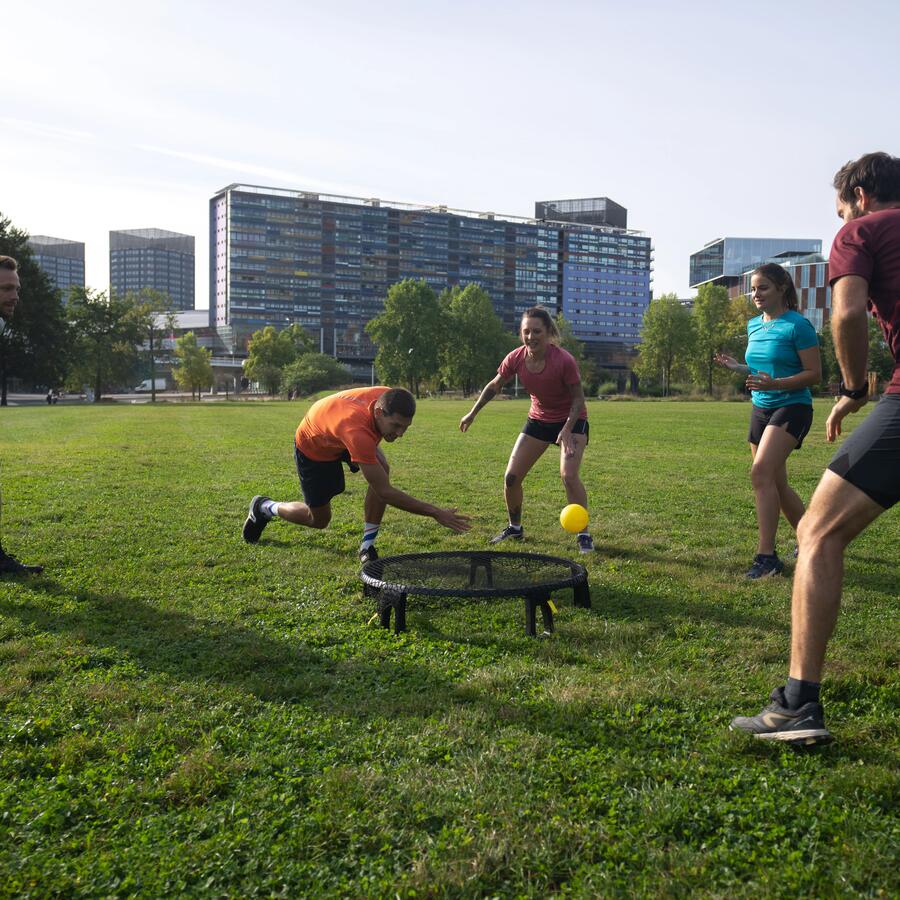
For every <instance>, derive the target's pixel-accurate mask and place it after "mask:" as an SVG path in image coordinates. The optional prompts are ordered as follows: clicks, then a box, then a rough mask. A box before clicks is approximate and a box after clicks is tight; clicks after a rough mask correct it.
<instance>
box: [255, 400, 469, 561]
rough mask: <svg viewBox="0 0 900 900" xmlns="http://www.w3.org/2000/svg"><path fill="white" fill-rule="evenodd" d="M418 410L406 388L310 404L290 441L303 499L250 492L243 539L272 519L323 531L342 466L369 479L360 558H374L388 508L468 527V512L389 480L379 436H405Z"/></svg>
mask: <svg viewBox="0 0 900 900" xmlns="http://www.w3.org/2000/svg"><path fill="white" fill-rule="evenodd" d="M415 413H416V400H415V398H414V397H413V395H412V394H410V392H409V391H406V390H404V389H403V388H387V387H371V388H356V389H353V390H349V391H341V392H340V393H338V394H332V395H331V396H330V397H325V398H324V399H322V400H319V401H318V402H316V403H314V404H313V405H312V406H311V407H310V409H309V411H308V412H307V414H306V416H305V417H304V419H303V421H302V422H301V423H300V427H299V428H298V429H297V434H296V437H295V439H294V459H295V461H296V463H297V474H298V475H299V476H300V487H301V489H302V491H303V499H304V500H305V501H306V502H304V503H300V502H299V501H294V502H291V503H280V502H276V501H275V500H272V499H271V498H269V497H263V496H256V497H254V498H253V500H251V501H250V511H249V513H248V515H247V519H246V521H245V522H244V529H243V536H244V540H245V541H247V543H249V544H255V543H256V542H257V541H258V540H259V536H260V535H261V534H262V532H263V529H264V528H265V527H266V525H268V524H269V522H271V521H272V519H274V518H276V517H277V518H279V519H284V520H285V521H287V522H292V523H293V524H294V525H306V526H307V527H309V528H325V527H326V526H327V525H328V523H329V522H330V521H331V498H332V497H336V496H337V495H338V494H342V493H343V492H344V469H343V463H347V464H348V466H349V468H350V471H351V472H358V471H360V470H362V473H363V477H364V478H365V479H366V481H367V482H368V484H369V487H368V490H367V491H366V499H365V504H364V510H365V519H366V521H365V528H364V531H363V541H362V544H361V545H360V548H359V558H360V560H361V561H362V562H364V563H366V562H369V561H370V560H373V559H378V551H377V550H376V549H375V538H376V537H377V536H378V528H379V526H380V525H381V519H382V517H383V516H384V510H385V508H386V507H387V506H396V507H397V509H404V510H406V511H407V512H411V513H414V514H416V515H418V516H430V517H431V518H432V519H434V520H435V521H436V522H439V523H440V524H441V525H443V526H444V527H445V528H449V529H450V530H451V531H457V532H464V531H468V530H469V528H471V524H470V520H469V516H467V515H464V514H462V513H459V512H457V511H456V509H455V508H453V509H445V508H441V507H439V506H432V505H431V504H430V503H425V502H424V501H423V500H417V499H416V498H415V497H411V496H410V495H409V494H404V493H403V491H401V490H398V489H397V488H395V487H394V486H393V485H392V484H391V482H390V478H389V473H390V467H389V466H388V461H387V459H386V458H385V456H384V453H382V451H381V448H380V447H379V446H378V444H379V443H381V440H382V438H383V439H384V440H386V441H388V442H389V443H391V442H393V441H395V440H397V438H399V437H403V435H404V433H405V432H406V429H407V428H409V426H410V425H411V424H412V420H413V416H414V415H415Z"/></svg>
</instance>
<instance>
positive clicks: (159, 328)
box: [0, 214, 213, 406]
mask: <svg viewBox="0 0 900 900" xmlns="http://www.w3.org/2000/svg"><path fill="white" fill-rule="evenodd" d="M0 255H3V256H12V257H13V258H14V259H15V260H16V262H17V263H18V271H19V280H20V281H21V285H22V286H21V290H20V302H19V305H18V306H17V308H16V311H15V313H14V314H13V316H12V318H11V320H10V321H9V322H8V323H7V328H6V329H5V331H4V332H3V334H2V335H0V405H2V406H6V405H7V394H8V386H9V379H10V378H12V377H16V378H19V379H21V380H22V381H23V382H25V383H27V384H31V385H44V386H46V387H49V388H53V387H59V386H65V387H66V388H67V389H70V390H76V391H80V390H81V389H82V387H85V386H87V387H89V388H90V389H91V390H92V391H93V394H94V399H95V400H99V399H100V398H101V397H102V395H103V394H104V393H107V392H109V390H111V389H114V388H117V387H122V386H125V385H128V384H132V383H133V382H134V380H135V379H137V378H138V377H139V376H140V375H141V373H142V372H144V371H147V369H148V368H149V371H150V372H151V378H152V379H153V386H154V389H155V374H156V362H157V359H158V356H159V351H160V346H161V343H162V339H163V337H164V335H165V334H166V333H168V332H170V331H171V329H172V324H173V323H172V318H173V313H172V311H171V302H170V300H169V298H168V296H167V295H165V294H162V293H160V292H158V291H151V290H143V291H140V292H139V293H130V292H129V293H127V294H125V295H124V296H121V297H120V296H117V295H116V294H114V293H107V292H105V291H94V290H91V289H90V288H80V287H76V288H72V289H70V291H69V294H68V297H67V298H66V302H65V303H64V302H63V298H62V294H61V292H60V291H59V289H58V288H56V287H54V285H53V284H52V282H51V281H50V279H49V278H48V277H47V275H46V273H45V272H44V271H43V270H42V269H41V268H40V266H39V265H38V264H37V262H36V261H35V259H34V254H33V253H32V251H31V248H30V247H29V245H28V234H27V233H26V232H24V231H22V230H21V229H19V228H16V227H15V226H14V225H13V224H12V222H11V221H10V220H9V219H8V218H6V217H5V216H3V215H2V214H0ZM210 360H211V354H210V352H209V350H207V349H206V348H205V347H200V346H198V344H197V339H196V336H195V335H194V334H193V333H191V332H189V333H188V334H186V335H184V336H182V337H180V338H179V339H178V340H177V341H176V345H175V348H174V362H173V366H172V372H173V375H174V377H175V380H176V382H177V383H178V385H179V386H180V387H181V388H182V390H190V391H191V393H192V395H193V394H195V393H196V394H197V395H198V396H199V394H200V391H201V390H202V389H203V388H204V387H208V386H209V385H210V384H212V380H213V373H212V365H211V362H210ZM154 394H155V390H154ZM154 399H155V396H154Z"/></svg>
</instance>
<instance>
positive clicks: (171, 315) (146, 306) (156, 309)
mask: <svg viewBox="0 0 900 900" xmlns="http://www.w3.org/2000/svg"><path fill="white" fill-rule="evenodd" d="M128 299H129V300H130V301H131V302H132V303H133V304H134V305H135V306H137V307H141V308H142V310H143V312H144V313H145V314H146V319H147V340H146V350H145V351H144V354H145V356H146V359H147V366H148V369H149V371H150V402H151V403H156V360H157V358H158V356H159V354H160V350H161V349H162V343H163V339H164V338H165V336H166V334H171V333H172V332H173V331H174V330H175V310H174V309H173V308H172V298H171V297H170V296H169V295H168V294H167V293H165V292H164V291H157V290H153V289H152V288H143V289H142V290H141V291H140V292H139V293H137V294H134V293H129V295H128Z"/></svg>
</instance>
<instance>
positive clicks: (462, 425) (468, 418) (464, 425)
mask: <svg viewBox="0 0 900 900" xmlns="http://www.w3.org/2000/svg"><path fill="white" fill-rule="evenodd" d="M474 421H475V416H474V415H473V414H472V413H466V414H465V415H464V416H463V417H462V418H461V419H460V420H459V430H460V431H461V432H462V433H463V434H465V433H466V432H467V431H468V430H469V426H470V425H471V424H472V423H473V422H474Z"/></svg>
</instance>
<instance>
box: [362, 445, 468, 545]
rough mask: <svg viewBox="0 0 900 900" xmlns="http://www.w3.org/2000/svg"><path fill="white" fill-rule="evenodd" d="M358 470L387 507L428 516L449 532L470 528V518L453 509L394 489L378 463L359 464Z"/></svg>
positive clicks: (382, 467) (385, 472)
mask: <svg viewBox="0 0 900 900" xmlns="http://www.w3.org/2000/svg"><path fill="white" fill-rule="evenodd" d="M359 468H360V471H361V472H362V473H363V475H364V476H365V479H366V481H367V482H368V483H369V486H370V487H371V488H372V490H373V491H375V493H376V494H378V496H379V497H380V498H381V499H382V500H384V502H385V503H387V504H388V506H395V507H396V508H397V509H402V510H404V511H405V512H410V513H413V514H415V515H417V516H428V517H430V518H432V519H434V520H435V521H436V522H438V523H439V524H441V525H443V526H444V527H445V528H449V529H450V530H451V531H458V532H463V531H468V530H469V529H470V528H471V527H472V525H471V520H470V517H469V516H467V515H465V514H463V513H459V512H457V511H456V509H455V508H453V509H444V508H441V507H439V506H432V504H430V503H426V502H425V501H424V500H417V499H416V498H415V497H411V496H410V495H409V494H404V493H403V491H401V490H399V489H398V488H395V487H394V486H393V485H392V484H391V480H390V477H389V476H388V473H387V471H385V469H384V466H382V464H381V463H380V462H377V463H360V464H359Z"/></svg>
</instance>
